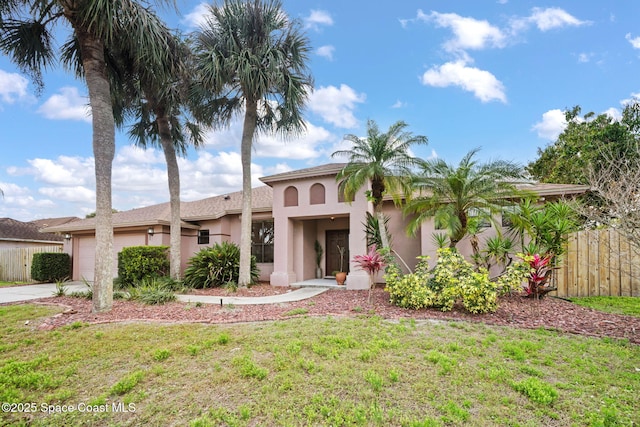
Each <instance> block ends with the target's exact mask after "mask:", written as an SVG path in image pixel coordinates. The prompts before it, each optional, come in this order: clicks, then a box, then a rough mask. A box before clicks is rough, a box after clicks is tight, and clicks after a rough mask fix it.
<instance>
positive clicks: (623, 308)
mask: <svg viewBox="0 0 640 427" xmlns="http://www.w3.org/2000/svg"><path fill="white" fill-rule="evenodd" d="M570 300H571V302H574V303H576V304H578V305H581V306H584V307H589V308H593V309H594V310H600V311H605V312H607V313H617V314H626V315H627V316H635V317H640V298H639V297H579V298H578V297H576V298H570Z"/></svg>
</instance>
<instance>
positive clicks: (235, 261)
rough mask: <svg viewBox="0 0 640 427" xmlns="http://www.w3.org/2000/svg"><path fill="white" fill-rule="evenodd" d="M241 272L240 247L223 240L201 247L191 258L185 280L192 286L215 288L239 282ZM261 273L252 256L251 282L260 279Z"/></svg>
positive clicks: (186, 283)
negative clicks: (207, 246)
mask: <svg viewBox="0 0 640 427" xmlns="http://www.w3.org/2000/svg"><path fill="white" fill-rule="evenodd" d="M239 273H240V248H239V247H238V245H236V244H234V243H229V242H222V243H216V244H215V245H214V246H212V247H210V248H204V249H201V250H200V252H198V253H197V254H195V255H194V256H193V257H192V258H191V259H190V260H189V266H188V267H187V268H186V270H185V271H184V281H183V282H184V284H185V286H188V287H191V288H213V287H217V286H222V285H226V284H228V283H238V276H239ZM259 274H260V271H259V270H258V267H257V265H256V258H255V257H254V256H252V257H251V283H256V282H257V281H258V277H259Z"/></svg>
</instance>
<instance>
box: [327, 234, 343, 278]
mask: <svg viewBox="0 0 640 427" xmlns="http://www.w3.org/2000/svg"><path fill="white" fill-rule="evenodd" d="M325 241H326V242H327V245H326V246H327V250H326V255H327V257H326V259H327V269H326V270H325V271H326V274H328V275H332V276H333V275H334V272H335V271H341V270H342V271H344V272H346V273H348V272H349V230H327V234H326V240H325ZM339 248H343V252H342V254H341V253H340V250H339ZM340 266H342V269H341V268H340Z"/></svg>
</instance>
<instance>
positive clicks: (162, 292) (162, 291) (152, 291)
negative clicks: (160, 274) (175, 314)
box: [129, 278, 177, 305]
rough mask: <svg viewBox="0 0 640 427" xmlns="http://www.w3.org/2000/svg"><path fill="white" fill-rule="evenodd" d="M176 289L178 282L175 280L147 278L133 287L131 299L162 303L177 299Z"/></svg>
mask: <svg viewBox="0 0 640 427" xmlns="http://www.w3.org/2000/svg"><path fill="white" fill-rule="evenodd" d="M176 290H177V288H176V282H175V281H173V280H166V279H163V278H147V279H143V280H142V281H140V282H138V283H136V285H135V286H133V287H132V288H131V290H130V292H129V293H130V297H129V299H131V300H134V301H140V302H143V303H145V304H149V305H162V304H164V303H167V302H171V301H175V299H176V295H175V291H176Z"/></svg>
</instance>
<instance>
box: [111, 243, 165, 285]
mask: <svg viewBox="0 0 640 427" xmlns="http://www.w3.org/2000/svg"><path fill="white" fill-rule="evenodd" d="M168 250H169V248H168V247H167V246H130V247H128V248H124V249H122V252H119V253H118V279H117V281H116V283H117V285H118V286H119V287H120V288H126V287H129V286H136V284H137V283H139V282H141V281H142V280H143V279H145V278H153V277H163V276H166V275H167V272H168V271H169V258H168Z"/></svg>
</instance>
